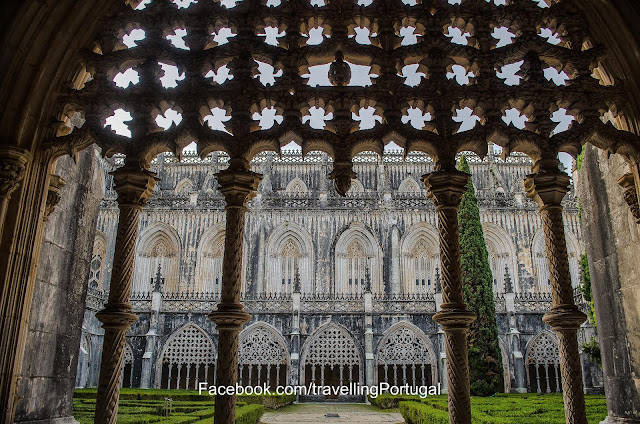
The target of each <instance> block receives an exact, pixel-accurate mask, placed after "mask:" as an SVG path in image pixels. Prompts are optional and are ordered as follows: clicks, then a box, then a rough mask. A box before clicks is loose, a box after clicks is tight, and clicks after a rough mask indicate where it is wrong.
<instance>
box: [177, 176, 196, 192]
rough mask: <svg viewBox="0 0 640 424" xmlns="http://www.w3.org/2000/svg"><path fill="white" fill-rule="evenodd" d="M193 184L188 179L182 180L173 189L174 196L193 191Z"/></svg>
mask: <svg viewBox="0 0 640 424" xmlns="http://www.w3.org/2000/svg"><path fill="white" fill-rule="evenodd" d="M193 187H194V184H193V182H192V181H191V180H190V179H189V178H183V179H182V180H180V181H179V182H178V184H176V188H175V189H174V191H175V193H176V194H188V193H191V192H192V191H193V189H194V188H193Z"/></svg>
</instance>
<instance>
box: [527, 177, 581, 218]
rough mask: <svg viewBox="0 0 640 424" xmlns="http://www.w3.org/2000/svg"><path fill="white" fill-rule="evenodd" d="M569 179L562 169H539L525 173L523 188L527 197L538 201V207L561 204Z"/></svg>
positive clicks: (567, 190)
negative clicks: (532, 172) (538, 170)
mask: <svg viewBox="0 0 640 424" xmlns="http://www.w3.org/2000/svg"><path fill="white" fill-rule="evenodd" d="M570 183H571V179H570V178H569V176H568V175H567V174H566V173H564V172H562V171H541V172H538V173H535V174H529V175H527V178H526V179H525V180H524V189H525V191H526V193H527V197H529V198H530V199H533V200H535V201H536V203H538V205H539V206H540V208H541V209H542V208H545V207H553V206H561V205H562V199H563V198H564V196H565V194H567V193H568V192H569V186H570Z"/></svg>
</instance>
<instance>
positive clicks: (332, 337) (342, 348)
mask: <svg viewBox="0 0 640 424" xmlns="http://www.w3.org/2000/svg"><path fill="white" fill-rule="evenodd" d="M302 360H303V363H304V381H305V384H306V385H309V384H311V382H313V383H315V384H316V385H322V386H342V385H348V384H351V383H352V382H353V383H357V382H361V379H360V353H359V350H358V348H357V347H356V344H355V341H354V340H353V337H352V336H351V334H349V332H348V331H347V330H346V329H344V328H343V327H340V326H338V325H335V324H329V325H326V326H324V327H322V328H319V329H318V330H317V331H316V333H314V334H313V335H312V336H311V338H309V340H307V342H306V349H305V354H304V356H303V357H302Z"/></svg>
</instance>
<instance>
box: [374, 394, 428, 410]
mask: <svg viewBox="0 0 640 424" xmlns="http://www.w3.org/2000/svg"><path fill="white" fill-rule="evenodd" d="M405 400H406V401H415V402H420V401H421V400H422V399H421V398H420V396H411V395H402V396H394V395H390V394H382V395H378V396H376V397H371V396H369V402H371V404H372V405H375V406H377V407H378V408H381V409H391V408H397V407H398V404H399V403H400V402H402V401H405Z"/></svg>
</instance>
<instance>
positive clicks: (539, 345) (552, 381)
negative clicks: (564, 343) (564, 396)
mask: <svg viewBox="0 0 640 424" xmlns="http://www.w3.org/2000/svg"><path fill="white" fill-rule="evenodd" d="M526 364H527V371H528V375H529V391H530V392H532V393H551V392H561V391H562V375H561V373H560V351H559V350H558V341H557V340H556V338H555V336H553V335H552V334H551V333H549V332H547V331H544V332H542V333H540V334H538V335H537V336H536V337H535V338H534V339H533V340H532V341H531V342H529V348H528V349H527V359H526Z"/></svg>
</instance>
